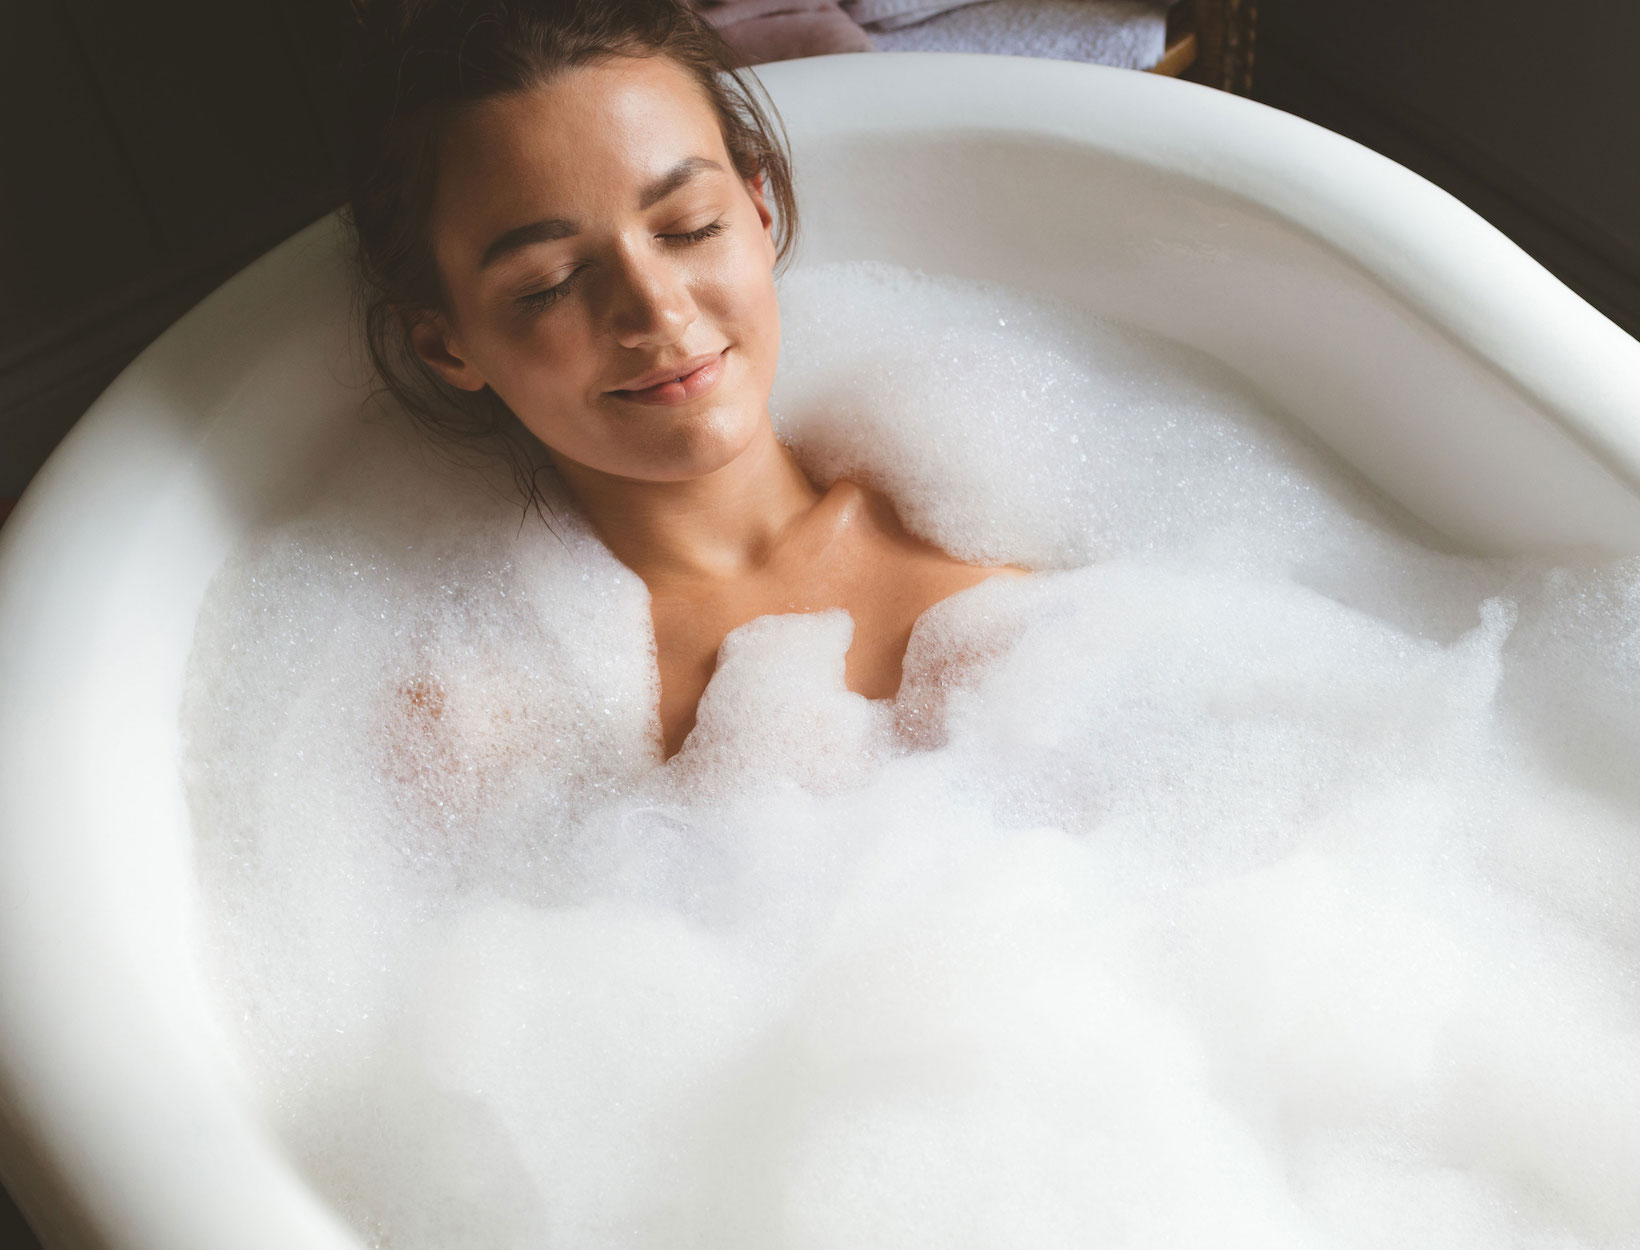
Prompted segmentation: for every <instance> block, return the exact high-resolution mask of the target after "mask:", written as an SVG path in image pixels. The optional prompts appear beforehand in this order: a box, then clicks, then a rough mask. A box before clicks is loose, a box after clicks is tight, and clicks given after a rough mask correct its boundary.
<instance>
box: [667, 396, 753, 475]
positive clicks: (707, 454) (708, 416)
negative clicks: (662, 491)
mask: <svg viewBox="0 0 1640 1250" xmlns="http://www.w3.org/2000/svg"><path fill="white" fill-rule="evenodd" d="M766 421H767V418H766V417H763V416H759V417H757V418H756V419H752V418H750V417H749V416H748V414H747V412H746V411H745V410H744V409H741V408H739V407H737V406H731V405H723V406H720V407H717V408H709V409H706V410H705V411H703V412H698V413H691V414H688V415H686V416H680V417H679V418H678V419H677V421H676V423H675V424H674V425H672V426H671V428H669V429H668V430H666V431H665V432H664V433H661V434H659V435H658V436H657V438H656V442H655V445H654V446H653V448H652V454H650V455H647V456H645V457H644V460H645V471H644V472H643V473H641V474H639V475H638V476H642V477H645V478H648V479H649V480H650V481H655V482H686V481H689V480H690V479H692V478H697V477H705V476H707V475H708V474H710V473H716V472H717V471H718V470H719V469H722V468H724V467H725V466H727V465H730V464H732V463H734V461H735V459H736V458H737V457H739V456H740V455H741V454H743V453H744V452H745V451H746V449H747V448H749V447H750V446H751V445H752V444H753V443H754V442H755V441H756V439H757V435H758V429H759V426H760V425H761V424H762V423H765V422H766Z"/></svg>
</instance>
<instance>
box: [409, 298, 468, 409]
mask: <svg viewBox="0 0 1640 1250" xmlns="http://www.w3.org/2000/svg"><path fill="white" fill-rule="evenodd" d="M399 320H400V321H401V322H402V323H403V324H404V329H405V333H407V334H408V335H409V336H410V346H411V347H412V348H414V349H415V352H416V355H417V356H420V357H421V359H422V361H423V363H425V364H426V365H427V367H428V368H429V369H431V370H432V371H433V372H434V373H436V374H438V375H439V377H441V378H443V379H444V380H445V381H446V382H448V383H449V384H450V385H451V386H453V387H456V388H457V389H458V390H463V391H481V390H483V389H484V385H485V383H484V378H483V377H482V376H481V375H480V374H479V372H478V370H477V369H475V368H473V366H472V364H471V363H470V362H469V361H468V360H467V359H466V358H465V357H464V356H463V355H462V352H461V347H460V344H458V343H456V342H455V340H454V339H452V338H451V337H450V327H449V324H448V323H447V322H446V321H445V319H444V316H443V314H441V313H436V312H429V311H427V310H425V309H422V310H419V311H415V312H412V311H410V310H408V309H400V310H399Z"/></svg>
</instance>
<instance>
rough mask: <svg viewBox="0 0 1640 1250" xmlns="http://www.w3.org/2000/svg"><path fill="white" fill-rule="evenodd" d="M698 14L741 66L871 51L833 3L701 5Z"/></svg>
mask: <svg viewBox="0 0 1640 1250" xmlns="http://www.w3.org/2000/svg"><path fill="white" fill-rule="evenodd" d="M700 11H701V15H702V16H703V17H705V18H706V20H707V21H709V22H711V23H712V25H713V26H715V27H717V30H718V33H719V34H721V35H722V36H723V37H724V39H726V40H727V41H728V42H729V44H730V45H731V46H732V47H733V48H734V49H735V51H736V52H737V53H738V54H739V56H740V63H741V64H742V65H761V64H762V63H763V62H765V61H790V60H795V59H796V58H798V57H804V56H824V55H826V54H828V53H832V52H872V51H875V50H876V44H874V43H873V42H872V39H871V36H870V35H868V34H866V32H865V31H863V30H861V29H860V27H859V26H858V25H856V24H855V22H854V19H853V18H851V17H849V15H848V14H847V13H845V12H843V10H842V8H841V7H840V6H839V5H838V3H837V0H700Z"/></svg>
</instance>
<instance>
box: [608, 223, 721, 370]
mask: <svg viewBox="0 0 1640 1250" xmlns="http://www.w3.org/2000/svg"><path fill="white" fill-rule="evenodd" d="M611 286H612V289H611V291H610V293H609V300H610V305H609V317H610V322H611V324H612V325H613V327H614V332H615V337H616V339H617V340H618V341H619V342H620V344H621V346H623V347H644V346H649V345H654V344H662V345H666V344H671V343H676V342H677V341H678V340H679V339H681V338H683V336H684V333H685V332H686V331H687V330H688V329H689V327H690V326H691V325H693V324H694V322H695V318H696V317H697V316H698V315H699V310H698V309H697V308H696V307H695V300H694V297H693V296H692V295H691V294H690V292H689V283H688V281H687V275H686V273H685V271H684V266H683V265H682V264H681V263H680V262H679V261H678V260H677V259H676V258H675V257H670V256H667V255H664V254H662V253H660V252H658V251H656V250H655V248H654V247H653V246H648V245H645V244H639V245H638V246H637V247H635V248H627V249H623V250H622V253H621V259H620V263H619V264H618V265H617V266H616V267H615V271H614V277H613V282H612V284H611Z"/></svg>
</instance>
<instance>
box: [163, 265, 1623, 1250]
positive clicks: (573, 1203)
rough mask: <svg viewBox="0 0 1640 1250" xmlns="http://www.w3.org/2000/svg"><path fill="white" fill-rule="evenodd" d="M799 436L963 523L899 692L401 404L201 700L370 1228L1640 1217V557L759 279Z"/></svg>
mask: <svg viewBox="0 0 1640 1250" xmlns="http://www.w3.org/2000/svg"><path fill="white" fill-rule="evenodd" d="M781 304H782V316H783V345H782V353H781V363H780V371H779V377H778V382H777V385H776V389H775V392H774V395H773V397H772V399H771V410H772V412H773V415H774V418H775V422H776V428H777V432H778V433H779V434H780V435H781V437H782V438H783V439H785V440H786V441H787V442H788V443H789V444H790V445H791V446H793V447H794V449H796V451H797V452H798V455H799V457H800V459H801V460H802V462H803V464H804V466H805V468H806V469H807V470H808V471H809V472H810V474H811V475H812V476H813V477H814V478H815V480H816V481H817V482H820V483H822V484H825V483H829V482H830V481H832V480H834V479H835V478H837V477H839V476H852V477H855V478H857V479H860V480H863V481H866V482H868V483H870V484H872V485H874V486H876V487H878V488H880V489H882V490H884V491H886V492H887V493H888V494H889V495H890V496H891V497H892V498H893V499H894V501H895V503H896V505H897V507H898V508H899V510H900V513H901V516H902V518H903V519H904V520H905V521H906V523H907V524H908V525H909V526H910V527H911V528H912V529H913V530H915V531H916V532H918V533H920V534H922V535H923V536H925V537H927V538H929V539H931V540H932V541H935V542H937V543H939V544H940V545H941V546H943V547H945V548H946V549H947V550H948V551H950V552H952V553H953V554H955V555H957V556H960V557H962V558H964V559H968V560H972V561H976V562H986V563H1017V564H1022V565H1025V566H1028V567H1029V568H1031V569H1033V570H1036V572H1035V573H1034V574H1033V576H1031V577H1027V578H1019V579H1001V578H999V579H993V580H991V581H988V582H985V583H983V584H981V585H978V586H976V587H973V588H971V589H969V590H966V591H963V592H961V593H959V594H957V595H955V596H953V597H951V598H949V599H947V600H944V601H942V602H941V603H938V604H936V605H935V606H934V607H932V608H931V609H929V610H928V612H926V613H925V614H924V615H923V617H921V618H920V619H919V620H918V622H917V625H916V629H915V630H914V632H913V635H912V638H911V642H910V646H909V649H908V651H907V655H906V661H905V670H904V682H903V685H902V688H901V690H900V693H899V695H898V697H897V698H896V699H894V700H892V701H880V702H874V701H868V700H866V699H864V698H862V697H860V696H858V695H855V694H852V693H850V692H849V691H848V690H847V689H846V688H845V686H844V684H843V658H844V655H845V653H846V651H847V649H848V646H849V642H850V638H851V635H852V629H853V622H852V621H851V619H850V618H849V616H848V615H847V614H846V613H844V612H842V611H840V610H834V611H830V612H819V613H813V614H806V615H798V614H791V615H777V616H767V617H762V618H759V619H758V620H755V621H752V622H750V623H748V624H746V625H744V626H742V627H741V628H739V629H737V630H735V631H734V632H733V633H732V634H730V635H729V637H728V638H727V639H726V640H725V642H724V645H723V648H722V651H721V653H720V657H719V665H718V669H717V671H716V673H715V675H714V676H713V679H712V682H711V684H710V686H709V687H708V689H707V691H706V693H705V696H704V697H703V699H702V702H701V705H700V709H699V719H698V724H697V727H696V728H695V730H694V731H693V733H692V735H691V737H690V739H689V740H688V741H687V743H686V744H685V746H684V749H683V750H682V751H681V752H680V753H679V754H678V755H677V756H676V757H675V758H674V759H672V760H670V761H668V762H666V763H664V764H663V763H662V762H661V759H660V746H659V738H658V723H657V720H656V715H655V707H656V700H657V697H658V685H657V678H656V673H655V662H654V654H653V635H652V629H651V625H650V621H649V617H648V597H647V592H646V591H645V589H644V587H643V585H642V583H641V582H640V581H639V580H638V579H637V578H636V576H635V575H633V574H632V573H631V572H630V571H629V570H627V569H626V568H625V567H624V566H622V565H621V564H620V563H619V562H618V561H616V560H615V559H614V557H613V556H612V555H611V554H610V553H609V551H608V550H607V549H606V548H605V547H603V545H602V544H601V543H600V542H599V541H598V540H597V538H596V537H595V536H594V535H593V534H592V533H591V531H590V530H589V529H588V528H587V526H586V525H585V523H584V522H583V521H582V520H581V519H580V518H579V516H578V515H577V514H576V513H575V511H574V509H573V508H572V507H571V506H570V504H569V501H568V500H567V498H565V497H564V496H563V494H562V491H561V489H560V488H558V487H556V486H553V485H552V484H551V483H548V485H549V488H550V489H551V490H552V491H553V493H554V499H553V502H554V512H555V513H556V517H555V519H554V520H553V523H552V526H551V528H550V529H549V528H548V527H547V526H546V525H544V524H542V523H541V522H540V521H538V520H536V519H535V518H534V517H533V516H532V517H531V519H530V520H529V522H528V523H526V524H524V525H523V526H522V527H521V526H520V524H519V520H520V510H519V507H518V505H517V504H516V502H513V501H512V500H509V499H507V498H505V497H504V496H502V495H500V494H498V493H496V492H494V491H490V490H488V489H486V488H484V487H483V483H482V482H481V481H480V480H479V479H478V478H476V477H475V476H473V475H472V474H471V473H464V472H457V471H455V470H452V469H449V468H446V467H443V465H442V462H441V461H439V460H438V459H437V458H436V457H435V456H432V455H430V454H428V453H427V452H426V451H425V450H423V449H422V448H421V445H420V443H419V441H418V436H416V435H415V434H414V433H413V432H411V431H409V430H408V429H407V427H405V425H404V424H403V422H402V419H399V418H396V417H394V415H393V414H391V413H389V412H385V411H383V412H379V413H378V414H377V416H376V418H375V419H374V420H372V421H369V422H364V423H362V424H361V428H360V432H359V436H358V439H357V441H356V444H355V446H354V449H353V452H352V454H351V455H350V456H349V457H347V458H346V459H345V460H344V461H343V462H341V463H339V464H338V466H337V468H336V469H335V471H334V473H333V474H332V475H331V476H330V477H329V478H328V479H327V480H326V481H325V482H324V483H322V484H321V486H320V488H319V489H317V490H316V492H315V493H314V495H313V497H312V498H311V499H310V500H308V501H307V502H306V504H305V505H304V506H303V507H301V508H300V509H296V510H293V511H292V512H290V513H289V514H288V515H286V516H283V517H281V518H278V519H277V520H276V521H270V522H269V523H268V524H267V525H265V526H263V527H261V528H259V529H258V530H257V531H255V532H254V533H253V534H251V535H250V536H249V537H247V538H246V540H245V541H244V542H242V543H241V544H240V546H239V547H238V548H237V549H236V551H235V552H234V553H233V555H232V557H231V558H230V559H229V560H228V562H227V563H226V564H225V565H224V567H223V568H222V570H221V571H220V573H219V574H218V576H217V578H216V580H215V582H214V583H213V585H212V587H211V590H210V592H209V594H208V596H207V599H206V602H205V604H204V608H203V611H202V613H201V616H200V618H199V624H198V629H197V634H196V640H195V646H194V652H193V656H192V659H191V662H190V669H189V674H188V681H187V686H186V693H185V698H184V704H183V708H182V724H183V730H184V736H185V755H184V767H185V778H184V779H185V782H186V785H187V790H188V795H189V802H190V805H191V811H192V816H193V821H194V829H195V833H196V838H197V863H198V869H199V873H200V886H201V890H200V895H201V901H202V906H203V908H204V917H205V921H206V927H205V930H204V931H205V932H206V933H207V934H208V936H209V943H208V946H207V948H206V949H205V950H204V951H203V952H202V958H204V959H205V961H206V966H207V968H208V970H209V972H210V975H211V979H212V984H213V986H214V989H215V992H216V994H217V996H218V1002H219V1003H220V1005H221V1010H222V1017H223V1019H224V1021H225V1022H226V1025H227V1026H228V1028H229V1029H230V1031H231V1033H232V1036H233V1037H234V1039H235V1041H236V1043H237V1045H238V1047H239V1054H240V1055H241V1057H242V1060H243V1071H244V1075H245V1078H246V1080H247V1082H248V1083H249V1087H250V1088H251V1089H253V1090H254V1091H255V1094H256V1096H257V1097H258V1098H259V1099H260V1100H261V1105H262V1107H263V1109H264V1110H265V1112H266V1115H267V1116H268V1118H269V1121H270V1122H271V1123H272V1124H273V1125H274V1126H275V1128H276V1130H277V1132H278V1133H279V1135H280V1137H281V1139H282V1140H283V1142H284V1143H285V1144H286V1146H287V1147H288V1149H289V1151H290V1153H291V1155H292V1157H293V1158H294V1159H295V1160H296V1161H297V1163H298V1165H299V1167H300V1169H301V1171H302V1173H303V1175H304V1176H305V1177H307V1178H308V1179H309V1180H310V1181H311V1183H312V1184H313V1185H314V1186H315V1187H316V1189H317V1190H319V1191H320V1192H321V1193H322V1194H323V1195H324V1197H325V1198H326V1199H327V1200H328V1201H329V1202H331V1203H332V1204H333V1205H334V1206H335V1207H336V1209H337V1210H338V1211H339V1212H341V1213H342V1215H343V1216H344V1217H345V1218H346V1219H347V1220H348V1221H349V1222H351V1224H352V1225H353V1226H354V1227H356V1228H357V1229H358V1230H359V1233H360V1237H361V1241H362V1242H364V1243H365V1244H368V1245H370V1246H373V1247H393V1248H394V1250H422V1248H426V1250H434V1248H437V1250H465V1248H468V1247H470V1248H472V1250H480V1248H482V1250H504V1248H509V1247H532V1248H537V1247H544V1246H573V1247H586V1246H598V1247H646V1248H647V1247H655V1248H660V1247H665V1248H667V1250H680V1248H684V1247H699V1248H701V1250H707V1248H710V1250H729V1248H732V1247H744V1248H747V1250H752V1248H756V1250H778V1248H786V1247H791V1248H796V1247H803V1248H805V1250H809V1248H814V1250H821V1248H826V1250H829V1248H833V1247H835V1248H836V1250H860V1248H861V1247H885V1248H887V1247H893V1248H895V1250H908V1248H911V1247H919V1246H927V1247H941V1248H947V1247H973V1248H974V1250H982V1248H984V1250H989V1248H997V1250H1001V1248H1003V1247H1009V1248H1011V1247H1021V1246H1029V1247H1033V1248H1034V1250H1049V1248H1053V1247H1066V1248H1070V1247H1077V1248H1085V1247H1089V1246H1101V1247H1167V1248H1168V1250H1180V1248H1183V1247H1194V1246H1203V1247H1206V1246H1211V1247H1215V1250H1222V1248H1224V1247H1234V1246H1248V1247H1259V1248H1260V1250H1270V1248H1273V1247H1355V1246H1360V1247H1374V1248H1379V1247H1385V1246H1417V1247H1459V1246H1463V1247H1469V1246H1474V1247H1502V1246H1510V1247H1514V1246H1532V1247H1555V1248H1557V1250H1558V1248H1562V1247H1595V1246H1601V1247H1618V1246H1636V1245H1640V1184H1637V1183H1636V1178H1637V1177H1640V982H1637V969H1640V772H1637V770H1636V768H1635V761H1636V760H1637V759H1640V566H1637V564H1636V562H1634V561H1614V560H1602V559H1599V558H1596V557H1595V556H1593V555H1588V556H1582V555H1577V554H1576V553H1573V554H1569V555H1567V556H1566V557H1564V558H1559V559H1554V560H1548V559H1524V558H1521V559H1507V560H1502V559H1479V558H1474V557H1467V556H1463V555H1460V554H1456V553H1452V552H1449V551H1443V550H1442V544H1441V542H1440V540H1439V539H1438V538H1436V537H1434V536H1432V535H1429V534H1427V533H1422V532H1420V531H1419V529H1418V527H1417V525H1416V524H1415V523H1414V522H1412V521H1410V520H1409V519H1408V518H1406V517H1404V516H1399V515H1396V514H1394V513H1393V511H1392V510H1391V509H1390V508H1389V507H1388V506H1387V505H1386V504H1384V503H1383V502H1382V501H1381V499H1380V498H1379V497H1377V496H1376V495H1375V494H1374V493H1373V492H1371V491H1370V490H1369V489H1367V488H1366V487H1364V486H1363V485H1361V484H1360V483H1358V482H1357V481H1356V480H1355V479H1354V478H1353V477H1352V476H1351V475H1350V474H1349V473H1348V472H1346V471H1343V470H1342V469H1341V468H1340V467H1339V466H1338V465H1337V463H1336V462H1335V461H1333V460H1332V459H1331V458H1330V457H1329V455H1328V454H1327V453H1326V452H1325V451H1324V450H1323V449H1321V448H1319V447H1318V446H1316V445H1314V444H1312V443H1311V442H1310V441H1308V440H1307V439H1306V438H1305V437H1301V436H1300V435H1299V434H1298V433H1296V431H1297V430H1298V429H1300V428H1301V427H1300V426H1299V425H1298V424H1297V423H1296V422H1292V421H1288V420H1286V419H1284V418H1283V417H1282V416H1281V414H1279V413H1275V412H1274V411H1272V409H1271V408H1270V406H1269V405H1268V404H1267V403H1266V402H1265V401H1263V400H1262V399H1261V398H1260V397H1259V396H1258V394H1257V393H1256V392H1255V391H1254V390H1252V389H1251V388H1250V387H1249V385H1248V384H1247V383H1246V382H1245V381H1244V380H1242V379H1240V378H1238V377H1237V376H1236V375H1234V374H1232V373H1230V372H1229V371H1227V370H1226V369H1225V368H1224V367H1223V366H1222V365H1219V364H1218V363H1217V362H1214V361H1212V360H1210V359H1207V358H1205V357H1202V356H1200V355H1198V354H1195V353H1193V352H1190V351H1188V350H1186V349H1184V348H1182V347H1180V346H1178V345H1177V344H1173V343H1169V342H1165V341H1162V340H1158V339H1155V338H1151V337H1147V336H1145V335H1142V334H1139V333H1137V332H1135V331H1132V330H1130V329H1124V328H1123V327H1120V326H1116V325H1112V324H1108V323H1104V322H1099V321H1094V320H1091V319H1089V318H1087V317H1086V316H1085V315H1083V314H1081V313H1079V312H1078V311H1077V310H1076V309H1074V308H1072V307H1070V306H1068V305H1065V304H1062V303H1059V302H1057V301H1053V300H1048V299H1044V298H1042V297H1039V296H1035V295H1031V294H1027V293H1025V292H1023V291H1020V290H1016V289H1012V288H1009V287H1005V286H998V285H992V284H987V283H979V282H972V281H967V280H958V279H955V278H951V277H946V276H940V275H929V274H925V273H922V272H920V271H910V270H906V269H901V268H897V267H892V266H885V265H879V264H848V265H834V266H825V267H818V268H813V269H809V270H803V271H797V272H794V273H792V274H789V275H787V276H786V277H785V278H784V279H783V282H782V288H781Z"/></svg>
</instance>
